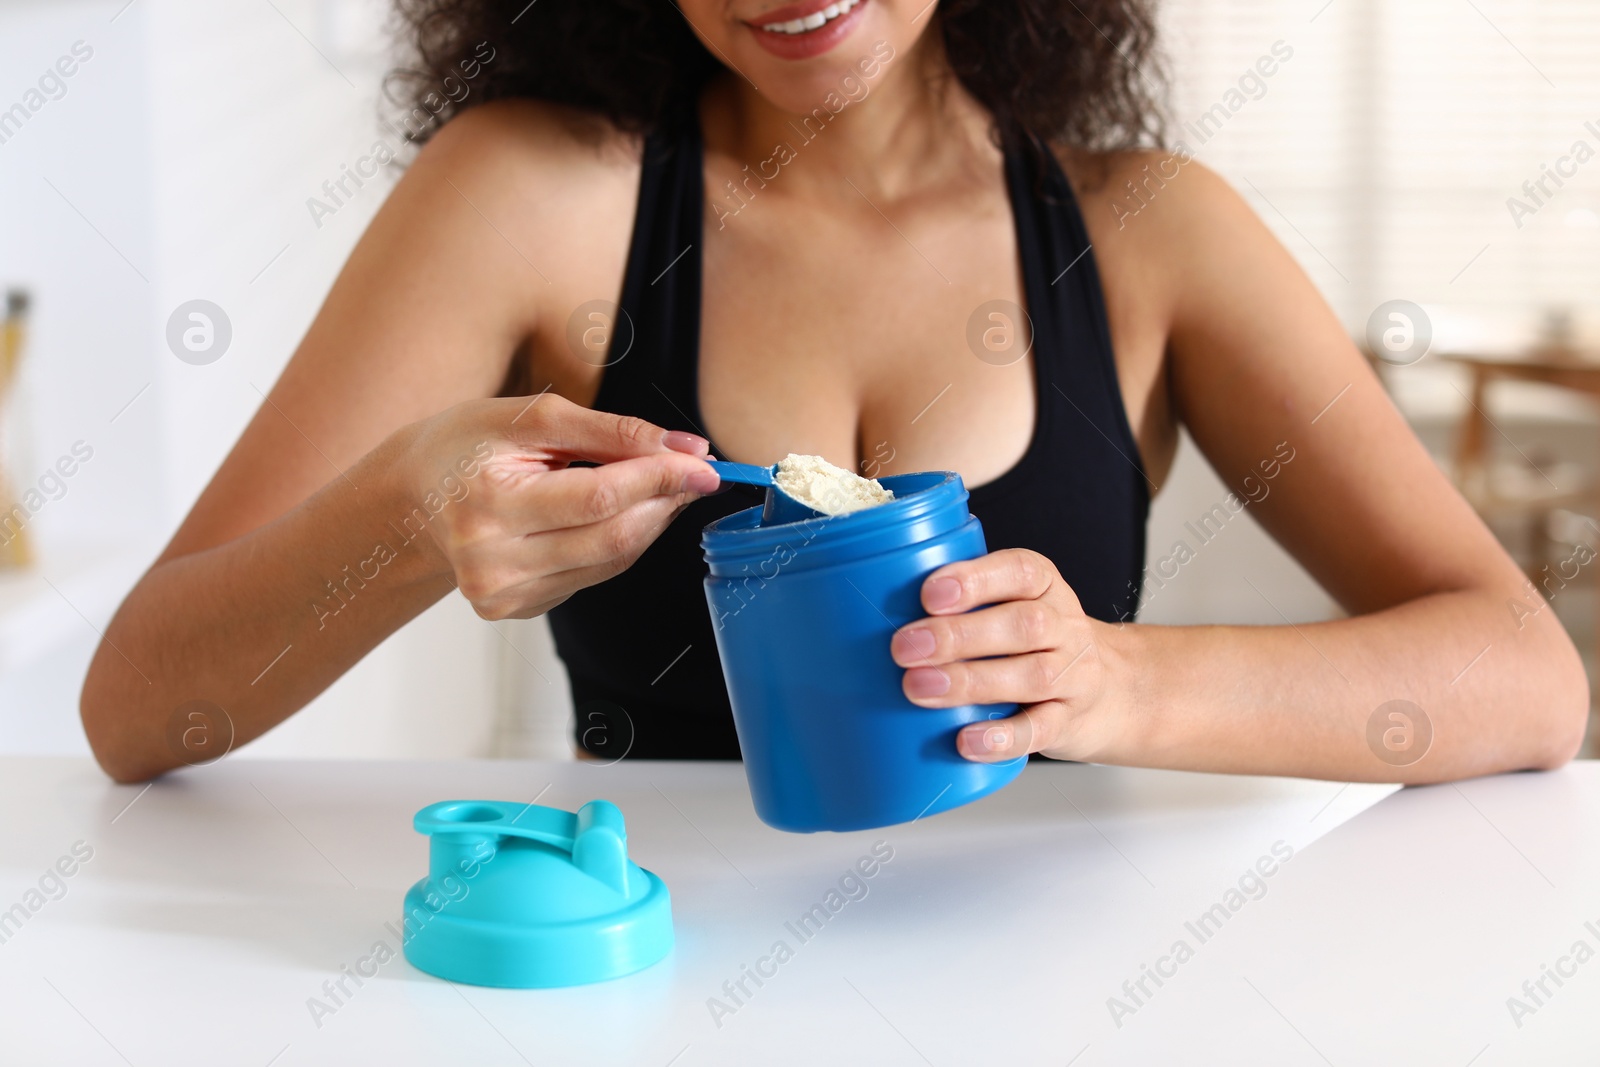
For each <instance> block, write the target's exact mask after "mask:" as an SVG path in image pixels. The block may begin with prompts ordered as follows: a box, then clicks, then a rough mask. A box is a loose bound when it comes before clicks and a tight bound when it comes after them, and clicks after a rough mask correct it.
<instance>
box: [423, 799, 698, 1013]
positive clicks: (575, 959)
mask: <svg viewBox="0 0 1600 1067" xmlns="http://www.w3.org/2000/svg"><path fill="white" fill-rule="evenodd" d="M414 825H415V826H416V829H417V832H418V833H422V834H427V835H428V836H429V838H430V840H429V854H428V876H427V877H426V878H424V879H422V881H420V882H418V883H417V884H416V885H414V886H412V887H411V888H410V889H409V890H408V891H407V892H406V896H405V913H404V919H403V942H404V945H405V956H406V959H407V960H409V961H411V963H412V965H413V966H415V967H417V968H418V969H419V970H423V971H427V972H428V973H429V974H433V975H437V976H438V977H440V978H448V979H449V980H451V981H454V982H466V983H468V984H470V985H483V986H502V987H508V988H516V989H533V988H549V987H554V986H569V985H582V984H584V983H587V982H600V981H604V980H606V979H608V978H619V977H621V976H622V975H625V974H631V973H633V972H634V971H638V970H642V969H643V968H645V967H648V966H650V965H651V964H653V963H655V962H657V961H658V960H660V959H662V958H663V957H664V956H666V955H667V953H668V952H670V951H672V940H673V939H672V901H671V897H670V895H669V894H668V892H667V885H666V883H665V882H663V881H662V880H661V879H660V878H658V877H656V876H655V875H654V874H651V873H650V872H649V871H647V870H644V869H642V868H641V867H639V866H638V865H636V864H635V863H634V862H633V861H632V860H630V859H629V858H628V838H627V829H626V827H625V826H624V824H623V820H622V812H621V811H620V810H618V808H617V806H616V805H615V804H612V803H611V802H610V801H608V800H591V801H590V802H589V803H587V804H585V805H583V807H581V808H579V809H578V810H577V812H576V813H574V812H570V811H563V810H561V809H559V808H547V807H541V806H538V805H534V804H518V803H507V802H504V801H496V800H447V801H443V802H441V803H438V804H430V805H428V806H427V807H425V808H423V809H422V810H421V811H419V812H417V814H416V818H415V820H414Z"/></svg>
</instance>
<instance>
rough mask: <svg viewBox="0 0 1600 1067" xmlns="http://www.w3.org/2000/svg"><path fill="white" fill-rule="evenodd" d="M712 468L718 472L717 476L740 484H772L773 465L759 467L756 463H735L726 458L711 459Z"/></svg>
mask: <svg viewBox="0 0 1600 1067" xmlns="http://www.w3.org/2000/svg"><path fill="white" fill-rule="evenodd" d="M711 469H712V470H714V471H716V472H717V477H718V478H721V479H722V480H723V481H725V482H738V483H739V484H740V485H760V486H769V487H770V486H771V485H772V475H773V470H772V468H771V467H758V466H756V465H755V464H754V463H734V462H733V461H731V460H726V459H714V460H711Z"/></svg>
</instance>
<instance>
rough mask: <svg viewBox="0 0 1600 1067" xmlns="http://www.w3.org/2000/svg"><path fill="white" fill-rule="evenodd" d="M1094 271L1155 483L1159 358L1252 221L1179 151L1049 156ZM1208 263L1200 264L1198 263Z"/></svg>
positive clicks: (1162, 416)
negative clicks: (1067, 190)
mask: <svg viewBox="0 0 1600 1067" xmlns="http://www.w3.org/2000/svg"><path fill="white" fill-rule="evenodd" d="M1056 156H1057V159H1058V160H1059V161H1060V162H1061V166H1062V169H1063V171H1064V172H1065V173H1066V175H1067V180H1068V182H1069V183H1070V184H1071V186H1072V189H1073V194H1074V196H1075V197H1076V199H1077V201H1078V209H1079V212H1080V213H1081V214H1082V216H1083V221H1084V226H1085V228H1086V229H1087V231H1088V235H1089V243H1090V245H1091V247H1092V248H1093V250H1094V261H1095V265H1096V267H1097V268H1098V270H1099V273H1100V280H1101V290H1102V293H1103V295H1104V299H1105V305H1106V317H1107V319H1108V321H1109V324H1110V329H1111V340H1112V347H1113V350H1114V352H1115V355H1116V362H1117V374H1118V379H1119V384H1120V386H1121V389H1122V394H1123V399H1124V402H1125V403H1126V405H1127V408H1128V415H1129V421H1130V423H1132V424H1133V427H1134V433H1135V435H1136V436H1137V438H1138V440H1139V445H1140V448H1141V450H1142V451H1143V453H1144V460H1145V466H1146V470H1147V472H1148V473H1149V475H1150V476H1151V478H1152V479H1153V480H1154V481H1155V482H1157V483H1159V482H1161V480H1162V476H1163V474H1164V472H1165V471H1166V470H1167V468H1168V466H1169V465H1170V463H1171V460H1172V457H1173V455H1174V454H1175V452H1176V448H1177V418H1178V412H1177V408H1176V406H1175V405H1174V404H1173V403H1172V396H1171V385H1172V382H1171V373H1172V371H1171V367H1170V364H1169V358H1170V354H1171V351H1172V347H1173V339H1174V334H1175V332H1176V331H1177V330H1179V328H1180V326H1181V321H1182V319H1183V318H1184V316H1185V314H1186V313H1187V311H1188V310H1190V309H1192V308H1193V307H1195V306H1196V304H1197V303H1201V302H1204V300H1205V299H1206V298H1205V294H1204V288H1205V287H1206V286H1207V285H1208V284H1210V281H1211V279H1213V277H1214V275H1215V270H1216V264H1217V263H1219V262H1220V259H1219V258H1218V257H1224V256H1226V255H1227V254H1228V253H1227V251H1226V250H1225V249H1223V248H1222V247H1220V246H1221V244H1223V243H1227V242H1236V241H1237V240H1239V239H1240V235H1241V234H1242V233H1243V232H1245V230H1246V229H1247V227H1241V226H1240V225H1239V221H1240V219H1241V217H1242V218H1244V219H1253V216H1252V215H1251V213H1250V209H1249V207H1248V206H1247V205H1245V204H1244V202H1243V201H1242V200H1240V198H1239V197H1238V195H1237V194H1236V193H1234V192H1233V190H1232V189H1231V188H1230V187H1229V186H1228V184H1227V182H1225V181H1224V180H1223V179H1222V178H1221V177H1219V176H1218V175H1217V174H1216V173H1215V172H1213V171H1211V170H1210V169H1209V168H1207V167H1205V166H1204V165H1203V164H1201V163H1200V162H1198V161H1197V160H1195V159H1194V157H1193V156H1192V155H1191V154H1190V153H1189V151H1188V150H1187V149H1183V148H1179V149H1171V150H1144V151H1128V152H1086V151H1079V150H1074V149H1071V148H1057V149H1056ZM1208 264H1209V265H1208Z"/></svg>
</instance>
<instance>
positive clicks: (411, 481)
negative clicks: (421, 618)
mask: <svg viewBox="0 0 1600 1067" xmlns="http://www.w3.org/2000/svg"><path fill="white" fill-rule="evenodd" d="M538 121H539V116H537V115H534V114H531V113H529V112H528V111H527V109H523V110H522V111H521V112H519V113H517V114H515V115H513V114H508V109H500V108H491V107H484V108H481V109H478V110H477V111H475V112H473V113H471V114H469V115H465V116H463V117H462V118H460V119H458V120H456V121H455V122H453V123H451V125H450V126H449V127H448V128H447V129H446V130H445V131H444V132H442V133H441V134H440V135H439V137H438V138H436V139H435V141H434V142H432V143H431V144H430V145H429V147H428V149H427V150H426V151H425V152H424V153H423V154H422V156H421V158H420V159H419V160H418V161H417V162H416V164H415V165H414V166H413V167H412V168H411V170H410V171H409V172H408V173H407V174H406V176H405V178H404V179H403V180H402V181H401V183H400V184H399V186H398V187H397V188H396V189H395V191H394V193H393V195H392V196H391V197H390V198H389V200H388V202H387V203H386V204H385V205H384V207H383V209H382V210H381V211H380V213H379V214H378V216H377V218H376V219H375V220H374V221H373V223H372V225H371V227H370V228H369V230H368V231H367V233H366V234H365V236H363V238H362V240H361V242H360V244H359V245H358V246H357V248H356V249H355V251H354V253H353V254H352V255H351V257H350V261H349V262H348V264H347V265H346V266H345V268H344V270H343V272H342V273H341V274H340V276H339V279H338V281H337V282H336V284H335V285H334V286H333V289H332V291H331V293H330V294H329V296H328V299H327V302H326V303H325V305H324V306H323V308H322V310H321V312H320V313H319V314H318V316H317V318H316V320H315V322H314V323H313V324H312V326H311V328H310V330H309V331H308V333H307V334H306V337H305V340H304V341H303V342H302V344H301V345H300V348H299V350H298V351H297V352H296V353H295V355H294V358H293V359H292V360H291V361H290V364H289V366H288V368H287V369H286V370H285V371H284V374H283V376H282V377H281V378H280V380H279V381H278V382H277V384H276V385H275V386H274V388H273V390H272V393H271V395H270V396H268V397H267V402H266V403H265V404H264V405H263V406H262V408H261V409H260V411H258V412H257V414H256V416H255V418H254V419H253V420H252V422H251V423H250V425H249V427H248V428H247V429H246V430H245V432H244V435H243V436H242V437H241V439H240V441H239V443H238V444H237V446H236V447H235V448H234V450H233V452H232V453H231V454H230V455H229V456H228V458H227V460H226V461H225V462H224V464H223V465H222V467H221V469H220V470H219V471H218V472H217V474H216V476H215V477H214V478H213V480H212V482H211V484H210V485H209V486H208V487H207V489H206V490H205V492H204V494H203V495H202V496H201V498H200V499H199V501H198V502H197V503H196V504H195V507H194V509H193V510H192V511H191V513H190V514H189V516H188V518H187V519H186V520H185V521H184V523H183V525H182V527H181V528H180V529H179V531H178V533H177V535H176V536H175V537H174V538H173V540H172V543H171V544H170V545H169V546H168V547H167V549H166V551H165V552H164V553H163V554H162V556H161V557H160V559H158V560H157V561H156V563H155V565H154V566H153V567H152V568H151V570H150V571H149V573H148V574H146V575H145V576H144V577H143V579H141V580H140V582H139V583H138V585H137V586H136V587H135V588H134V589H133V591H132V592H131V593H130V594H129V595H128V598H127V600H126V601H125V602H124V603H123V605H122V607H121V609H120V610H119V611H118V612H117V614H116V616H115V617H114V618H113V619H112V621H111V623H110V625H109V626H108V627H107V630H106V633H105V638H104V640H103V641H102V643H101V646H100V648H99V649H98V651H97V652H96V655H95V658H94V661H93V662H92V664H91V665H90V669H89V674H88V678H87V680H86V682H85V685H84V691H83V698H82V714H83V722H84V728H85V730H86V731H87V733H88V736H89V741H90V744H91V746H92V747H93V749H94V752H95V755H96V757H97V758H98V759H99V761H100V763H101V766H102V767H104V768H105V770H106V771H107V773H109V774H110V775H111V776H112V777H114V778H116V779H118V780H119V781H136V780H141V779H144V778H148V777H151V776H153V775H156V774H159V773H161V772H163V771H165V770H168V769H170V768H172V767H174V766H177V765H179V764H181V763H185V762H193V761H194V760H195V759H196V758H198V755H199V754H198V753H194V752H188V751H185V749H184V748H183V747H182V744H181V741H180V740H179V739H180V738H181V737H182V736H183V735H182V722H181V719H180V720H175V719H174V716H177V715H181V711H180V709H183V708H184V707H185V705H188V704H190V702H192V701H206V702H209V703H211V704H215V705H217V706H220V707H221V708H222V709H223V711H224V712H225V713H226V714H227V716H228V717H229V719H230V720H231V722H232V724H233V729H234V738H233V740H234V743H235V744H242V743H244V742H246V741H249V740H251V739H252V738H254V737H256V736H258V735H260V734H261V733H263V732H265V731H266V730H268V729H270V728H271V727H272V726H274V725H276V724H277V723H278V722H280V721H282V720H283V719H284V718H286V717H287V716H288V715H290V714H292V713H293V712H294V711H296V710H298V709H299V708H300V707H301V706H303V705H304V704H305V703H306V702H307V701H309V700H310V699H311V698H312V697H314V696H315V695H316V694H317V693H319V692H321V691H322V689H324V688H325V687H326V686H327V685H328V684H330V683H331V682H332V681H333V680H334V679H336V678H338V677H339V676H340V675H341V674H342V673H343V672H344V671H345V670H347V669H348V668H349V667H350V666H351V665H353V664H354V663H356V662H357V661H358V660H359V659H361V657H362V656H364V655H366V653H367V652H369V651H370V650H371V649H372V648H374V647H375V646H376V645H377V644H378V643H379V642H381V641H382V640H383V639H384V638H385V637H387V636H388V635H389V634H391V633H393V632H394V631H395V630H396V629H398V628H399V627H400V626H402V625H404V624H405V623H406V622H407V621H408V620H410V619H411V618H413V617H414V616H416V615H417V614H418V613H419V612H421V611H422V610H424V609H425V608H426V607H427V606H428V605H430V604H432V603H433V602H434V601H436V600H437V599H439V597H441V596H443V595H444V594H445V593H447V592H448V591H450V590H451V589H452V588H453V587H456V586H459V587H460V588H461V591H462V593H463V594H464V595H466V596H467V598H468V599H469V600H471V601H472V603H473V605H474V607H475V608H476V609H477V610H478V611H479V613H480V614H482V615H484V616H485V617H487V618H506V617H511V616H520V617H526V616H528V615H532V614H536V613H538V612H540V611H543V610H546V609H547V608H548V607H550V606H552V605H553V604H554V603H558V602H559V601H560V600H561V599H564V598H565V597H566V596H568V595H570V594H571V593H572V592H573V591H575V590H576V589H578V588H581V587H583V586H585V585H589V584H593V583H594V582H596V581H599V580H601V579H603V578H605V577H607V576H609V575H611V574H614V573H616V572H617V571H618V570H620V569H621V568H622V567H624V566H626V565H627V563H628V561H630V560H631V559H633V558H635V557H636V556H637V555H638V553H640V552H642V551H643V549H644V547H645V546H646V545H648V544H649V542H650V541H651V540H653V539H654V537H655V536H656V534H658V533H659V532H660V530H661V529H662V528H663V527H664V526H665V524H666V523H667V522H669V521H670V520H671V517H672V516H673V514H674V513H675V512H676V510H677V509H678V508H679V507H681V506H682V504H684V503H685V502H686V501H687V500H688V499H690V497H691V495H692V494H693V493H695V492H697V491H698V492H704V491H706V490H708V489H710V488H714V487H715V485H716V476H715V474H713V473H712V472H711V471H710V469H709V468H708V467H706V465H705V464H704V462H702V461H701V459H699V458H698V457H699V456H702V455H704V452H705V442H704V441H702V440H699V439H698V438H694V437H692V435H687V434H671V435H668V434H666V433H665V432H664V431H663V430H662V429H661V428H660V427H656V426H651V425H650V424H648V423H644V422H642V421H640V420H637V419H625V418H619V417H617V416H613V415H604V414H600V413H596V412H591V411H588V410H586V409H584V408H582V407H579V406H578V405H576V404H573V403H570V402H569V401H567V400H564V399H562V398H561V397H560V396H558V395H555V393H556V392H560V391H561V388H562V385H563V382H562V381H561V376H562V374H563V370H562V368H561V366H560V364H559V361H556V360H551V361H547V362H546V363H544V364H541V371H543V372H545V373H546V379H545V380H552V379H553V380H556V382H557V389H556V390H555V391H554V392H552V393H550V394H548V395H545V396H542V397H539V398H538V399H537V400H535V399H534V398H530V397H520V398H509V399H487V398H490V397H492V396H493V395H494V393H495V392H496V390H497V389H498V388H499V386H500V383H501V382H502V381H503V380H505V378H506V373H507V369H508V367H509V365H510V361H511V359H512V358H513V353H515V352H517V351H518V349H519V348H522V347H527V348H530V349H534V350H536V351H537V350H538V349H539V348H540V346H541V345H542V344H545V341H544V339H542V338H541V330H542V329H543V327H544V326H545V324H546V322H547V321H548V320H551V319H555V320H556V322H555V326H556V328H557V330H558V331H559V330H560V329H563V328H564V322H565V314H566V311H567V310H568V309H569V307H570V306H573V305H576V304H577V303H579V302H581V301H582V299H584V298H586V297H587V296H590V295H592V292H589V291H588V286H589V284H590V282H589V281H588V280H587V278H588V276H589V275H598V276H601V277H605V276H606V275H607V274H610V278H611V281H610V282H609V283H608V284H609V285H611V286H615V285H616V284H617V283H616V279H617V278H620V273H621V267H620V263H619V262H612V261H611V260H613V259H615V256H610V257H609V258H608V256H607V255H606V254H604V253H596V252H595V251H593V249H594V248H596V247H598V248H601V249H605V248H608V247H609V245H610V244H617V245H619V247H621V248H625V247H626V239H627V234H626V225H627V222H626V219H624V220H623V221H622V222H621V223H613V222H609V221H607V219H609V218H610V215H614V214H615V212H611V213H610V215H605V216H602V217H600V218H598V219H592V220H591V221H590V222H588V223H585V224H584V225H582V226H579V225H577V224H576V223H575V222H573V221H569V220H571V219H574V218H576V217H578V216H577V215H576V209H577V208H581V207H582V206H583V205H582V203H581V202H578V201H581V199H582V198H583V197H585V196H595V197H600V198H601V200H602V204H601V205H599V206H603V203H604V202H605V198H606V197H607V196H610V197H611V198H612V199H615V197H616V196H621V197H622V200H623V202H627V201H628V200H629V199H630V198H631V196H632V185H631V184H630V182H633V181H636V176H637V168H636V167H635V168H633V169H632V171H631V177H630V170H629V168H628V167H627V166H626V165H613V164H611V163H606V162H599V161H597V159H596V157H595V155H594V153H593V152H592V151H585V150H579V149H575V148H572V147H571V145H570V144H569V143H568V142H566V141H563V140H562V138H561V137H560V135H559V131H558V130H554V129H552V130H547V131H541V130H539V129H537V128H536V127H537V123H538ZM549 125H551V126H554V123H550V124H549ZM530 128H531V132H530ZM541 133H547V134H548V136H545V137H543V138H540V137H539V134H541ZM530 142H535V143H530ZM531 193H539V194H541V195H530V194H531ZM469 196H470V197H471V198H472V199H471V200H470V201H469V200H468V199H467V198H468V197H469ZM591 206H596V205H591ZM489 218H493V219H496V220H498V225H496V224H495V223H490V222H488V221H487V219H489ZM618 227H620V231H619V232H616V233H613V232H611V231H612V230H617V229H618ZM613 239H614V240H613ZM608 242H609V243H608ZM524 250H527V251H524ZM529 252H534V253H537V254H539V255H540V256H541V257H547V258H546V259H545V261H546V265H547V267H549V269H551V270H552V271H554V269H555V268H554V264H557V263H560V264H562V265H563V266H565V267H566V268H567V269H566V271H565V272H564V273H563V274H562V275H561V276H560V277H559V279H558V280H557V281H543V280H541V278H540V277H539V274H538V271H537V268H535V267H533V265H532V263H531V262H530V261H529V260H528V259H526V258H524V256H525V255H527V254H529ZM597 257H598V258H597ZM573 286H576V287H577V290H576V291H577V292H578V293H580V294H582V295H579V296H577V297H576V298H574V297H573V293H572V291H571V289H572V287H573ZM602 291H606V290H602ZM546 347H548V346H546ZM573 362H576V361H575V360H574V361H573ZM582 385H583V383H582V382H581V381H578V382H577V383H576V385H575V386H574V389H575V391H577V392H579V393H581V392H582ZM576 459H587V460H593V461H599V462H603V463H605V464H606V465H605V466H602V467H597V468H568V467H567V464H568V463H569V462H570V461H572V460H576ZM175 721H176V722H177V723H178V728H177V730H175V731H174V730H172V729H170V727H171V726H172V724H173V723H174V722H175Z"/></svg>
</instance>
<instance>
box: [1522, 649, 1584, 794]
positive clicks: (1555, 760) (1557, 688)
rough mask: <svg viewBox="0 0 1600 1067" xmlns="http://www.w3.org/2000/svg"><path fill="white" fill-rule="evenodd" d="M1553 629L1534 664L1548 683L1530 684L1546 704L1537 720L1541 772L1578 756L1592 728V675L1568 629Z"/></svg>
mask: <svg viewBox="0 0 1600 1067" xmlns="http://www.w3.org/2000/svg"><path fill="white" fill-rule="evenodd" d="M1552 629H1553V630H1554V631H1555V632H1554V633H1553V634H1552V638H1553V639H1552V640H1549V641H1547V642H1546V645H1547V647H1546V649H1545V651H1544V653H1543V655H1541V656H1539V657H1537V660H1536V662H1535V663H1534V664H1533V665H1532V670H1533V671H1535V672H1537V674H1536V676H1542V677H1543V678H1544V679H1546V682H1545V684H1544V685H1543V686H1529V687H1528V692H1529V694H1530V695H1532V696H1533V699H1535V700H1538V701H1540V703H1541V704H1542V706H1541V707H1539V708H1538V709H1537V710H1536V719H1535V721H1536V723H1537V727H1536V729H1537V730H1538V733H1539V735H1540V741H1541V742H1542V743H1541V744H1540V745H1539V747H1538V750H1537V751H1536V752H1535V763H1534V768H1535V769H1536V770H1541V771H1553V770H1555V769H1556V768H1558V767H1562V766H1565V765H1566V764H1567V763H1568V762H1570V761H1571V760H1572V759H1573V758H1574V757H1575V756H1577V755H1578V753H1579V751H1581V750H1582V748H1583V742H1584V737H1585V735H1586V734H1587V732H1588V727H1589V699H1590V698H1589V677H1588V675H1587V673H1586V672H1585V671H1584V669H1583V660H1582V658H1581V657H1580V656H1579V655H1578V650H1577V648H1575V647H1574V646H1573V644H1572V640H1571V638H1569V637H1568V636H1567V634H1566V631H1565V630H1562V629H1561V628H1560V627H1559V626H1556V627H1552ZM1535 694H1536V695H1535Z"/></svg>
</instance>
